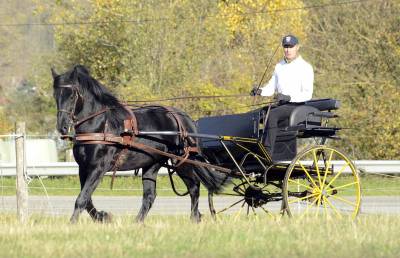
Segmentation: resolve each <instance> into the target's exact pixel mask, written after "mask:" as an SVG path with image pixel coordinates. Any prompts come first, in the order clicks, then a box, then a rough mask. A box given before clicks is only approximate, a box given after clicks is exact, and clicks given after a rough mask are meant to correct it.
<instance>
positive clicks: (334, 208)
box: [283, 146, 361, 218]
mask: <svg viewBox="0 0 400 258" xmlns="http://www.w3.org/2000/svg"><path fill="white" fill-rule="evenodd" d="M283 197H284V201H283V209H284V210H285V211H286V213H287V214H288V215H289V216H298V217H304V216H325V217H346V216H351V217H353V218H355V217H356V216H357V215H358V213H359V211H360V204H361V187H360V179H359V176H358V173H357V170H356V168H355V166H354V164H353V163H352V162H351V160H350V159H349V158H347V157H346V155H344V154H343V153H342V152H340V151H338V150H336V149H334V148H331V147H327V146H312V147H309V148H306V149H305V150H303V151H302V152H300V153H299V154H298V155H297V156H296V157H295V158H294V159H293V161H292V163H291V164H290V165H289V167H288V169H287V170H286V175H285V180H284V187H283Z"/></svg>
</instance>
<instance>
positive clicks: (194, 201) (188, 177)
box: [176, 165, 201, 223]
mask: <svg viewBox="0 0 400 258" xmlns="http://www.w3.org/2000/svg"><path fill="white" fill-rule="evenodd" d="M192 170H193V167H192V166H189V165H182V166H180V167H179V168H177V169H176V172H177V173H178V175H179V176H180V177H181V178H182V180H183V182H184V183H185V185H186V187H187V188H188V190H189V194H190V200H191V213H190V218H191V220H192V221H194V222H197V223H198V222H200V221H201V213H200V211H199V197H200V180H199V179H198V178H197V177H195V176H194V174H193V171H192Z"/></svg>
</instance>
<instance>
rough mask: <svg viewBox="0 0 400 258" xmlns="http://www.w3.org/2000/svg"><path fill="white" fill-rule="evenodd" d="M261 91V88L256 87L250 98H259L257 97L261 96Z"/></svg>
mask: <svg viewBox="0 0 400 258" xmlns="http://www.w3.org/2000/svg"><path fill="white" fill-rule="evenodd" d="M261 91H262V90H261V89H260V88H259V87H254V88H253V89H252V90H251V91H250V96H257V95H261Z"/></svg>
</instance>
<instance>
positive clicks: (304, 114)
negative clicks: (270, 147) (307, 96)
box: [272, 99, 340, 161]
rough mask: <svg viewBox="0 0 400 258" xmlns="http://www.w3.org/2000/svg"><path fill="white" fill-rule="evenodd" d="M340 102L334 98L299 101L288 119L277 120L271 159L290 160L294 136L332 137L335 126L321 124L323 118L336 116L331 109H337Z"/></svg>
mask: <svg viewBox="0 0 400 258" xmlns="http://www.w3.org/2000/svg"><path fill="white" fill-rule="evenodd" d="M339 106H340V102H339V101H337V100H334V99H316V100H310V101H306V102H303V103H299V106H297V107H296V108H295V109H294V110H293V111H292V113H291V115H290V117H289V119H284V120H282V121H279V122H278V127H279V131H278V134H277V137H276V140H275V145H274V153H273V154H272V159H273V160H275V161H276V160H290V159H292V158H294V157H295V156H296V153H297V142H296V138H309V137H333V136H334V135H335V134H336V131H337V130H338V129H337V128H332V127H329V128H328V127H324V126H322V120H323V119H329V118H333V117H336V115H335V114H334V113H332V112H330V111H331V110H335V109H338V108H339Z"/></svg>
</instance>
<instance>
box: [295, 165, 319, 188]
mask: <svg viewBox="0 0 400 258" xmlns="http://www.w3.org/2000/svg"><path fill="white" fill-rule="evenodd" d="M297 163H298V164H299V165H300V166H301V168H302V169H303V171H304V173H305V174H306V175H307V177H308V179H309V180H310V182H311V184H313V185H314V187H316V188H319V187H318V186H317V184H316V183H315V181H314V179H313V178H312V177H311V175H310V173H308V171H307V169H306V168H305V167H304V166H303V164H301V162H300V160H298V161H297Z"/></svg>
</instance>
